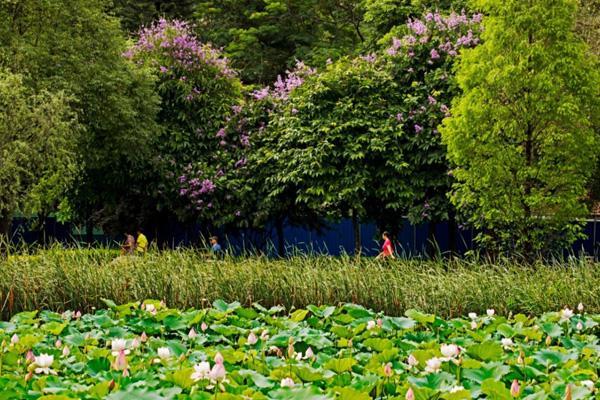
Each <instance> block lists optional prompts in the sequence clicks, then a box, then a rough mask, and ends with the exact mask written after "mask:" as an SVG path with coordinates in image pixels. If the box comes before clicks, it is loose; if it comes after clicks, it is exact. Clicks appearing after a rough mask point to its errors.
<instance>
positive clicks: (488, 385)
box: [481, 378, 512, 400]
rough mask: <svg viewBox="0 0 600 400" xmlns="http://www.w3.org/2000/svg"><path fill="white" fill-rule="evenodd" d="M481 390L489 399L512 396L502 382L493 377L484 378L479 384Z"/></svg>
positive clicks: (495, 399) (503, 398)
mask: <svg viewBox="0 0 600 400" xmlns="http://www.w3.org/2000/svg"><path fill="white" fill-rule="evenodd" d="M481 392H482V393H483V394H485V395H486V396H487V398H488V399H489V400H510V399H512V396H511V395H510V391H509V390H508V389H507V388H506V386H505V385H504V383H502V382H501V381H497V380H496V379H494V378H491V379H486V380H485V381H483V383H482V384H481Z"/></svg>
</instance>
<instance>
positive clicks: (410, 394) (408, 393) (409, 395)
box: [404, 388, 415, 400]
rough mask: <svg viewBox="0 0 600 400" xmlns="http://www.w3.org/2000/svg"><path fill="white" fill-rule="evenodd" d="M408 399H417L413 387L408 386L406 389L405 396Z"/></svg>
mask: <svg viewBox="0 0 600 400" xmlns="http://www.w3.org/2000/svg"><path fill="white" fill-rule="evenodd" d="M404 398H405V399H406V400H415V392H413V390H412V388H408V390H407V391H406V396H404Z"/></svg>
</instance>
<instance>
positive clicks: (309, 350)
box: [304, 347, 315, 358]
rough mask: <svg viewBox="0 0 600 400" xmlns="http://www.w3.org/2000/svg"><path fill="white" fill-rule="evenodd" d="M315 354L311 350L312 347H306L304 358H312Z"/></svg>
mask: <svg viewBox="0 0 600 400" xmlns="http://www.w3.org/2000/svg"><path fill="white" fill-rule="evenodd" d="M314 356H315V353H314V352H313V349H312V348H310V347H309V348H308V349H306V353H305V354H304V358H313V357H314Z"/></svg>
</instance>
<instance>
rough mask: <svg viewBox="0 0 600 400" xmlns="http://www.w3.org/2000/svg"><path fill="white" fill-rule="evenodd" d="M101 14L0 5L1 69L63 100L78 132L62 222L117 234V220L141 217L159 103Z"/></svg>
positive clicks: (93, 9)
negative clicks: (75, 168) (76, 170)
mask: <svg viewBox="0 0 600 400" xmlns="http://www.w3.org/2000/svg"><path fill="white" fill-rule="evenodd" d="M106 6H107V2H106V1H104V0H53V1H51V2H39V1H33V0H23V1H18V2H0V22H1V23H0V48H2V50H3V51H2V52H0V66H4V67H5V68H9V69H10V70H12V71H14V72H19V73H21V74H22V75H23V82H24V84H26V85H27V86H28V87H31V88H33V89H34V90H35V91H38V92H39V91H42V90H48V91H50V92H60V91H63V92H65V93H66V94H67V95H68V96H69V105H70V106H71V108H72V109H73V110H75V111H76V112H77V115H78V120H79V122H80V124H81V125H82V127H83V129H84V132H83V134H82V136H81V140H78V142H77V143H78V148H77V152H78V154H79V160H80V162H81V164H82V168H81V172H80V175H79V176H78V179H77V182H76V184H75V185H74V186H73V188H72V190H70V192H69V196H68V197H69V207H67V208H65V210H63V211H64V212H65V213H66V214H70V215H65V217H69V218H71V219H72V220H74V221H75V222H81V223H85V224H87V225H88V227H90V228H91V227H92V226H93V225H101V226H103V227H105V228H108V229H109V230H110V231H116V230H118V229H120V228H121V227H122V225H121V221H120V218H119V217H122V216H123V215H124V214H126V215H128V218H129V219H137V215H139V214H140V213H141V210H140V204H141V199H143V197H144V196H143V189H144V185H143V182H142V181H141V179H140V178H141V176H142V175H143V174H142V172H143V171H144V170H145V168H144V163H145V161H146V160H147V159H148V158H149V154H150V153H149V150H150V147H149V143H150V139H151V138H152V137H154V136H155V135H156V133H157V132H158V131H159V127H158V126H157V125H156V123H155V121H154V120H155V116H156V112H157V105H158V97H157V95H156V94H155V93H154V81H153V78H152V75H150V74H149V72H148V70H147V69H145V68H142V67H140V66H138V65H135V64H133V63H132V62H130V61H128V60H126V59H125V58H124V57H123V56H122V53H123V52H124V51H125V50H126V46H127V42H126V39H125V37H124V35H123V34H122V32H121V30H120V25H119V21H118V19H116V18H114V17H111V16H109V15H108V14H107V13H106ZM120 210H126V211H120ZM115 217H117V218H115ZM123 222H125V223H131V221H129V222H127V221H123Z"/></svg>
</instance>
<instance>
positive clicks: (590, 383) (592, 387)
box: [581, 380, 596, 392]
mask: <svg viewBox="0 0 600 400" xmlns="http://www.w3.org/2000/svg"><path fill="white" fill-rule="evenodd" d="M581 385H582V386H584V387H586V388H587V389H588V390H590V391H592V392H593V391H594V390H595V389H596V387H595V385H594V381H590V380H585V381H581Z"/></svg>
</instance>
